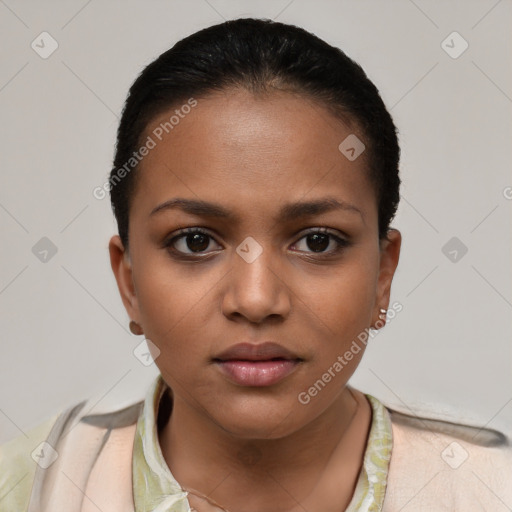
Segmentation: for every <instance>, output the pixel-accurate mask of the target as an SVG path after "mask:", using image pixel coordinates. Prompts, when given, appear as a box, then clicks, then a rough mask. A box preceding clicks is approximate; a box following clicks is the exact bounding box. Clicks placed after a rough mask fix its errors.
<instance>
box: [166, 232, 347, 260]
mask: <svg viewBox="0 0 512 512" xmlns="http://www.w3.org/2000/svg"><path fill="white" fill-rule="evenodd" d="M190 234H201V235H205V236H207V237H210V238H212V239H215V237H214V236H212V235H211V234H210V233H209V232H208V231H205V230H204V229H201V228H185V229H181V230H179V231H177V232H176V234H174V236H172V237H171V238H167V239H166V240H165V241H164V243H163V248H165V249H167V250H168V251H169V252H171V253H172V254H174V256H175V257H177V258H179V259H185V260H199V259H204V258H206V256H200V254H201V253H183V252H180V251H178V250H176V249H175V248H174V247H173V246H174V244H175V243H176V242H177V241H178V240H180V239H181V238H184V237H185V236H186V235H190ZM314 234H323V235H329V236H330V237H331V238H332V239H333V240H334V241H335V243H336V244H337V247H336V248H335V249H333V250H331V251H325V252H317V253H315V252H306V254H312V255H315V257H317V258H318V257H320V258H321V257H325V256H322V255H327V256H332V255H335V254H338V253H339V252H341V251H342V250H343V249H345V248H347V247H348V246H350V242H349V241H348V240H346V239H344V238H341V237H339V236H337V235H335V234H334V233H332V232H331V231H329V229H327V228H314V229H311V230H310V231H307V232H306V233H304V234H303V235H302V236H301V237H300V238H299V239H298V241H300V240H302V239H303V238H306V237H307V236H309V235H314ZM298 241H297V242H298ZM297 242H295V243H297ZM219 245H220V244H219ZM294 245H295V244H294ZM298 252H304V251H298ZM206 254H208V253H206Z"/></svg>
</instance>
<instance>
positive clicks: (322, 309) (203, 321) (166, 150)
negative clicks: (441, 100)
mask: <svg viewBox="0 0 512 512" xmlns="http://www.w3.org/2000/svg"><path fill="white" fill-rule="evenodd" d="M175 108H176V107H173V108H172V109H169V111H168V112H163V113H162V115H161V116H158V117H157V118H156V119H154V120H153V122H152V123H150V125H149V126H148V128H147V133H146V136H147V135H148V134H151V132H152V130H153V129H154V128H155V127H156V126H158V125H159V123H160V122H162V121H165V120H167V119H168V118H169V117H170V115H172V113H173V110H174V109H175ZM352 133H355V134H356V135H357V136H358V137H359V138H360V139H361V140H364V135H363V134H362V133H361V132H360V131H359V130H358V128H357V125H356V124H354V123H351V124H346V123H344V122H341V121H340V120H339V119H338V118H335V117H334V116H333V115H332V114H331V113H329V112H328V111H327V110H326V109H325V108H324V107H323V106H322V105H320V104H318V103H316V102H314V101H312V100H309V99H307V98H305V97H303V96H299V95H296V94H292V93H290V92H284V91H275V92H272V93H270V94H268V95H265V96H255V95H254V94H253V93H250V92H248V91H246V90H243V89H242V90H240V89H234V90H225V91H222V92H216V93H215V94H212V95H209V96H207V97H205V98H198V105H197V106H196V107H195V108H194V109H192V111H191V112H190V113H189V114H187V115H186V116H185V117H184V118H183V119H181V120H180V122H179V124H178V125H177V126H175V127H174V129H173V130H172V132H171V133H170V134H169V135H167V136H166V137H165V138H164V139H163V140H162V141H161V142H159V143H158V144H157V146H156V147H155V148H154V149H152V150H151V151H150V153H149V154H148V155H147V156H146V157H145V158H144V160H143V161H142V167H141V168H140V169H139V170H138V171H137V172H140V175H139V180H138V183H137V188H136V191H135V195H134V197H133V200H132V204H131V209H130V220H129V224H130V225H129V239H130V247H129V251H128V250H125V248H124V247H123V244H122V242H121V240H120V238H119V236H117V235H115V236H113V237H112V239H111V240H110V244H109V251H110V259H111V265H112V269H113V272H114V274H115V277H116V280H117V284H118V287H119V291H120V294H121V297H122V300H123V303H124V305H125V308H126V310H127V312H128V315H129V316H130V318H131V319H132V320H134V321H136V322H137V323H138V324H139V325H140V326H141V328H142V329H143V332H144V335H145V337H146V338H148V339H149V340H151V341H152V342H153V343H154V344H155V345H156V346H157V347H158V349H159V350H160V354H159V355H158V357H157V358H156V360H155V363H156V365H157V366H158V368H159V370H160V372H161V374H162V376H163V378H164V380H165V381H166V382H167V383H168V384H169V386H170V387H171V388H172V390H173V400H174V405H173V410H172V414H171V415H170V419H169V420H168V422H167V423H166V425H165V426H164V427H163V429H162V430H161V431H160V432H159V441H160V445H161V449H162V453H163V455H164V458H165V460H166V462H167V464H168V466H169V468H170V470H171V472H172V474H173V475H174V477H175V478H176V479H177V480H178V482H179V483H180V485H182V486H183V487H184V488H187V489H194V490H197V491H198V492H199V493H202V494H204V495H207V496H209V498H211V499H213V500H215V501H216V502H217V503H220V504H221V505H222V506H223V507H224V508H225V509H227V510H229V511H232V512H235V511H236V512H239V511H240V512H241V511H243V512H261V510H266V511H268V512H285V511H294V512H298V511H303V510H304V508H306V509H307V510H309V511H311V512H313V511H320V510H321V511H323V512H326V511H333V512H334V511H339V510H344V508H345V507H346V506H347V505H348V503H349V502H350V499H351V497H352V495H353V492H354V488H355V484H356V482H357V477H358V474H359V471H360V468H361V464H362V458H363V455H364V451H365V448H366V442H367V437H368V432H369V427H370V423H371V415H372V412H371V407H370V404H369V403H368V401H367V399H366V397H365V396H364V395H363V394H362V393H361V392H359V391H357V390H355V389H353V388H351V387H350V386H348V385H347V382H348V380H349V378H350V377H351V375H352V374H353V372H354V371H355V369H356V368H357V366H358V364H359V362H360V360H361V357H362V356H363V353H364V348H365V345H364V344H361V347H362V350H361V351H360V352H359V353H358V354H356V355H354V357H353V359H352V360H351V361H350V362H347V364H346V366H344V367H343V370H342V371H340V372H338V373H336V376H335V377H334V378H333V379H332V380H331V381H330V382H329V383H328V384H327V385H326V386H325V387H324V388H323V389H322V390H321V391H320V392H319V393H318V394H317V395H316V396H314V397H312V398H311V400H310V402H309V403H308V404H307V405H304V404H301V403H300V402H299V400H298V394H299V393H300V392H303V391H307V390H308V389H309V388H310V387H311V386H312V385H313V384H314V383H315V382H316V381H317V380H318V379H319V378H321V376H322V374H323V373H325V372H326V371H327V370H328V368H329V367H332V365H333V364H334V362H335V361H336V360H337V357H338V356H339V355H343V354H344V353H345V351H346V350H348V348H349V347H350V345H351V343H352V341H353V340H355V339H356V338H357V336H358V334H360V333H361V332H363V331H364V330H365V329H367V328H368V327H370V326H372V325H374V324H375V322H377V320H378V313H379V308H388V305H389V296H390V289H391V282H392V279H393V275H394V272H395V269H396V267H397V264H398V260H399V253H400V245H401V235H400V232H399V231H397V230H390V231H389V240H381V241H379V238H378V220H377V201H376V196H375V192H374V189H373V187H372V184H371V182H370V181H369V180H368V178H367V176H366V165H367V162H366V159H365V154H364V153H363V154H362V155H361V156H360V157H359V158H357V159H356V160H354V161H349V160H348V159H347V158H345V156H343V155H342V154H341V153H340V151H339V150H338V145H339V144H340V142H341V141H343V140H344V139H345V138H346V137H347V136H348V135H349V134H352ZM327 196H329V197H335V198H336V199H338V200H339V201H345V202H347V203H350V204H352V205H353V206H355V207H356V208H357V209H358V210H359V211H360V213H359V212H357V211H355V210H348V209H343V210H332V211H329V212H324V213H321V214H316V215H313V216H310V217H303V218H293V219H292V220H290V221H287V222H282V221H277V220H274V216H275V215H277V213H278V210H279V209H280V207H281V206H282V205H283V204H284V203H287V202H295V201H310V200H314V199H320V198H324V197H327ZM175 197H183V198H191V199H201V200H205V201H210V202H215V203H218V204H221V205H222V206H224V207H225V208H227V209H228V210H229V211H231V212H233V213H234V214H236V216H237V220H234V221H226V220H225V219H222V218H210V217H202V216H196V215H192V214H189V213H185V212H183V211H182V210H179V209H169V210H165V211H161V212H159V213H157V214H154V215H152V216H150V212H151V211H152V210H153V209H154V208H155V207H156V206H158V205H160V204H161V203H163V202H165V201H167V200H169V199H172V198H175ZM188 227H200V228H202V229H204V230H206V231H208V234H210V235H211V237H212V238H208V237H207V238H206V239H202V241H201V243H200V248H199V251H200V252H199V256H196V261H195V262H194V261H192V260H189V261H186V260H183V259H177V258H176V257H174V256H173V253H172V252H171V251H172V249H171V247H172V246H170V247H168V248H165V247H163V243H164V241H165V240H166V239H169V238H171V237H172V235H173V233H176V232H177V231H178V230H179V229H180V228H188ZM322 227H325V228H328V230H329V231H330V232H331V233H333V234H334V235H337V236H339V237H340V238H344V239H346V240H348V241H349V245H348V246H347V247H344V248H341V250H340V251H339V252H336V251H335V248H336V243H335V240H334V239H333V238H332V237H328V238H327V239H326V241H325V243H324V245H323V246H322V248H320V249H317V250H319V251H320V252H315V247H316V246H315V245H314V243H311V237H309V239H308V237H306V236H305V235H306V231H307V230H308V229H311V228H322ZM248 236H251V237H252V238H254V239H255V240H256V241H257V242H258V244H259V245H260V246H261V248H262V250H263V252H262V253H261V254H260V256H259V257H258V258H256V260H255V261H253V262H252V263H248V262H247V261H245V260H244V259H243V258H241V257H240V256H239V254H238V253H237V252H236V248H237V247H238V246H239V245H240V244H241V243H242V241H243V240H244V239H245V238H246V237H248ZM189 240H190V237H189ZM308 240H310V243H309V244H308ZM201 244H202V245H201ZM174 248H175V250H176V252H178V251H181V252H182V253H186V256H191V257H192V258H193V257H194V254H196V255H197V252H196V253H194V250H195V251H197V250H198V249H197V247H196V246H194V245H193V243H192V244H189V245H187V240H186V237H184V238H181V239H180V240H178V241H175V242H174ZM205 255H206V256H207V257H206V258H204V259H200V257H201V256H202V257H204V256H205ZM267 340H272V341H274V342H277V343H279V344H281V345H283V346H284V347H286V348H288V349H289V350H291V351H293V352H294V353H295V354H297V355H298V356H299V357H301V358H302V359H303V362H302V363H301V364H300V365H298V367H297V368H296V369H295V371H294V372H292V373H291V374H290V375H288V376H287V377H286V378H285V379H284V380H282V381H280V382H278V383H277V384H274V385H271V386H268V387H264V388H263V387H259V388H254V387H252V388H251V387H247V386H240V385H235V384H233V383H232V382H231V381H229V380H228V379H227V378H226V377H225V376H224V375H223V374H222V373H221V372H220V371H219V369H218V367H217V366H216V365H215V364H213V363H212V362H211V359H212V358H213V357H214V356H215V355H217V354H219V352H221V351H223V350H225V349H227V348H228V347H231V346H233V345H235V344H237V343H240V342H242V341H246V342H251V343H259V342H263V341H267ZM189 500H190V502H191V504H192V506H194V507H195V508H196V509H197V510H199V511H207V510H217V509H216V508H212V506H211V505H208V504H207V503H206V502H204V501H202V500H199V499H197V498H194V497H193V496H190V497H189Z"/></svg>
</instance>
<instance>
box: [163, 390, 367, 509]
mask: <svg viewBox="0 0 512 512" xmlns="http://www.w3.org/2000/svg"><path fill="white" fill-rule="evenodd" d="M370 420H371V410H370V407H369V404H368V402H367V401H366V398H365V397H364V395H362V394H361V393H360V392H358V391H355V390H351V389H350V388H348V387H346V388H345V389H344V390H343V392H342V393H341V394H340V395H339V397H338V398H337V399H336V400H335V402H334V403H333V404H331V406H329V408H328V409H327V410H326V411H324V412H323V413H322V414H321V415H320V416H319V417H317V418H316V419H315V420H314V421H312V422H311V423H309V424H307V425H305V426H304V427H302V428H301V429H299V430H297V431H295V432H293V433H291V434H290V435H287V436H285V437H281V438H279V439H251V440H248V439H241V438H239V437H236V436H233V435H232V434H230V433H229V432H227V431H225V430H223V429H222V428H220V427H219V426H218V425H217V424H215V423H214V422H213V421H205V416H204V414H202V413H201V412H198V411H197V410H196V409H194V408H192V407H190V406H189V405H188V403H187V402H185V401H183V400H180V399H179V398H175V399H174V402H173V409H172V414H171V415H170V419H169V421H168V422H167V424H166V425H164V426H163V427H162V430H161V432H160V434H159V435H160V444H161V448H162V453H163V455H164V458H165V460H166V462H167V464H168V466H169V468H170V470H171V472H172V474H173V475H174V477H175V478H176V480H177V481H178V482H179V484H180V485H181V486H182V487H183V488H184V489H186V490H189V491H191V494H194V493H195V494H199V495H201V494H202V495H204V496H208V501H210V503H211V500H213V502H216V503H220V504H221V505H222V507H225V508H226V509H228V510H233V511H237V510H247V511H251V510H254V511H261V510H269V511H270V510H273V511H274V510H275V511H278V510H280V511H284V510H293V509H294V507H295V506H297V505H298V503H300V504H301V506H299V507H298V508H297V510H303V504H305V503H306V501H308V500H310V501H312V502H314V503H316V505H318V500H320V501H322V500H325V499H328V497H329V496H330V495H331V494H332V489H333V488H334V489H336V493H335V495H333V496H332V499H334V500H336V503H337V504H339V503H344V504H345V506H346V505H348V503H349V501H350V498H351V496H352V494H353V490H354V487H355V484H356V482H357V476H358V474H359V470H360V467H361V462H362V457H363V455H364V450H365V447H366V438H367V434H368V428H369V424H370ZM340 476H341V480H340ZM333 484H334V487H333ZM315 500H316V501H315ZM340 500H341V501H340ZM248 504H250V505H249V507H248ZM315 508H317V506H316V507H315ZM198 510H201V509H200V508H198ZM221 510H222V508H221Z"/></svg>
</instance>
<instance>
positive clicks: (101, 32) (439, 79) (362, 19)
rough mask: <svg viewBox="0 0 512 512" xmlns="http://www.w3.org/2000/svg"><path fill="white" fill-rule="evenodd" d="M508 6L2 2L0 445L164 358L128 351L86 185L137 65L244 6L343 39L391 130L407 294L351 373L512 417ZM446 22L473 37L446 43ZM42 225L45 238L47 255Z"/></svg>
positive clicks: (492, 416)
mask: <svg viewBox="0 0 512 512" xmlns="http://www.w3.org/2000/svg"><path fill="white" fill-rule="evenodd" d="M511 14H512V3H511V2H510V1H506V0H502V1H495V0H489V1H487V0H485V1H484V0H482V1H467V0H464V1H450V2H437V1H420V0H415V1H414V2H413V1H410V0H402V1H387V2H381V1H357V2H356V1H345V2H341V1H336V2H334V1H314V2H313V1H309V2H307V1H303V0H294V1H290V0H285V1H257V2H256V1H227V0H225V1H219V0H208V1H206V0H204V1H203V0H192V1H165V2H164V1H151V2H142V1H133V0H132V1H123V2H120V1H99V0H92V1H88V2H87V1H83V0H76V1H66V2H64V1H61V2H57V1H51V2H50V1H45V2H36V1H30V2H29V1H17V2H15V1H13V0H5V1H3V0H0V34H1V35H0V38H1V45H0V51H1V59H2V66H1V69H0V109H1V112H2V118H1V119H2V122H1V123H0V130H1V133H0V144H1V148H0V155H1V162H2V164H1V168H0V173H1V174H0V175H1V180H2V186H1V188H0V228H1V232H2V242H1V245H0V247H1V263H2V264H1V266H0V308H1V312H2V315H1V319H2V321H1V326H2V336H1V340H2V341H1V357H0V442H3V441H6V440H8V439H10V438H13V437H15V436H17V435H21V434H22V432H25V431H26V430H27V429H28V428H30V427H32V426H34V425H36V424H38V423H40V422H41V421H43V420H44V419H46V418H48V417H49V416H50V415H53V414H56V413H57V412H58V411H60V410H62V409H63V408H64V407H67V406H69V405H72V404H74V403H76V402H78V401H80V400H82V399H84V398H89V397H93V398H94V403H95V406H94V408H93V410H92V412H100V411H102V410H107V409H109V408H111V407H115V408H120V407H122V406H125V405H127V404H129V403H131V402H132V401H134V400H138V399H141V398H142V397H143V396H144V394H145V392H146V390H147V387H148V385H149V383H150V381H151V380H153V378H154V377H155V376H156V375H157V369H156V367H155V365H154V364H153V365H150V366H145V365H144V364H142V363H141V361H140V360H139V359H138V358H137V357H135V355H134V350H136V349H137V347H139V352H137V353H140V350H141V348H142V347H140V346H139V345H140V344H141V341H142V338H141V337H135V336H132V335H131V334H130V333H129V331H128V317H127V315H126V313H125V310H124V308H123V305H122V303H121V299H120V297H119V295H118V291H117V287H116V285H115V280H114V277H113V275H112V272H111V269H110V264H109V259H108V251H107V245H108V240H109V238H110V236H111V235H112V234H113V233H115V229H116V227H115V224H114V220H113V217H112V214H111V211H110V205H109V200H108V198H105V199H103V200H98V199H95V198H94V197H93V193H92V191H93V189H94V188H95V187H97V186H101V185H102V184H103V183H104V182H105V180H106V179H107V176H108V172H109V170H110V165H111V161H112V156H113V150H114V140H115V131H116V128H117V123H118V116H119V114H120V111H121V108H122V105H123V102H124V100H125V97H126V94H127V91H128V88H129V86H130V85H131V83H132V82H133V80H134V79H135V77H136V75H137V74H138V73H139V72H140V71H141V69H142V68H143V67H144V66H145V65H146V64H148V63H149V62H150V61H151V60H153V59H154V58H156V57H157V56H158V55H159V54H160V53H161V52H162V51H164V50H166V49H167V48H169V47H170V46H171V45H172V44H173V43H174V42H176V41H177V40H178V39H180V38H182V37H184V36H186V35H188V34H190V33H192V32H194V31H196V30H198V29H200V28H203V27H206V26H208V25H211V24H214V23H218V22H220V21H222V20H223V19H230V18H236V17H239V16H244V17H246V16H254V17H266V18H273V19H274V20H279V21H283V22H287V23H293V24H297V25H299V26H302V27H304V28H306V29H307V30H310V31H312V32H314V33H316V34H317V35H319V36H320V37H322V38H324V39H326V40H327V41H328V42H329V43H331V44H334V45H337V46H339V47H341V48H342V49H343V50H344V51H345V52H346V53H347V54H348V55H349V56H351V57H352V58H353V59H355V60H356V61H357V62H359V63H360V64H361V65H362V66H363V68H364V69H365V70H366V72H367V73H368V75H369V77H370V78H371V79H372V80H373V81H374V82H375V84H376V85H377V87H378V88H379V90H380V91H381V94H382V96H383V99H384V101H385V102H386V104H387V106H388V108H389V109H390V111H391V113H392V115H393V117H394V119H395V122H396V124H397V125H398V127H399V130H400V141H401V147H402V164H401V173H402V174H401V175H402V180H403V188H402V200H401V205H400V209H399V212H398V215H397V217H396V219H395V222H394V226H395V227H397V228H398V229H400V230H401V232H402V234H403V247H402V254H401V259H400V264H399V268H398V271H397V274H396V277H395V281H394V286H393V289H392V302H393V301H398V302H400V303H401V304H402V305H403V310H402V311H401V312H400V313H399V314H398V315H397V316H396V317H395V318H393V319H392V320H391V321H390V322H389V324H388V325H387V326H386V327H385V328H384V329H383V330H382V331H379V334H378V335H377V336H375V338H374V339H373V340H372V341H371V343H370V345H369V347H368V349H367V353H366V355H365V358H364V359H363V363H362V364H361V366H360V367H359V369H358V370H357V372H356V374H355V375H354V377H353V379H352V381H351V383H352V385H354V386H355V387H358V388H359V389H361V390H363V391H365V392H369V393H371V394H373V395H375V396H377V397H378V398H380V399H381V400H382V401H383V402H384V403H386V404H387V405H390V406H393V407H396V408H399V409H401V410H405V411H409V412H411V411H412V412H414V413H415V414H420V415H422V414H425V415H431V416H434V417H440V418H447V419H449V420H452V421H461V422H467V423H471V424H474V425H477V426H480V427H482V426H488V427H491V428H496V429H499V430H502V431H505V432H507V433H508V434H512V421H511V420H512V377H511V373H512V372H511V366H512V357H511V356H512V349H511V343H510V342H511V339H512V337H511V333H512V325H511V321H510V320H511V308H512V303H511V301H512V293H511V261H512V257H511V256H512V255H511V235H510V234H511V233H512V229H511V219H512V216H511V208H512V200H511V199H510V198H511V197H512V188H511V186H512V176H511V174H510V165H511V152H510V145H511V140H512V133H511V132H512V127H511V119H512V117H511V106H512V99H511V97H512V71H511V67H510V62H511V60H510V59H511V55H512V51H511V50H512V41H511V37H510V22H511ZM43 31H46V32H48V33H49V34H51V37H52V38H54V39H55V40H56V41H57V43H58V49H57V50H56V51H55V52H54V53H53V54H52V55H50V56H49V57H48V58H46V59H43V58H42V57H41V56H40V54H39V53H37V52H36V51H35V50H34V49H33V48H32V47H31V44H32V42H33V41H35V43H34V45H36V44H38V45H39V48H38V50H39V52H41V51H42V50H43V48H41V47H42V46H44V49H45V51H48V49H49V48H51V46H50V43H51V41H50V39H48V36H40V34H41V33H42V32H43ZM454 31H456V32H458V33H459V34H460V36H461V37H462V38H463V40H465V41H467V43H468V44H469V47H468V48H467V50H466V51H464V52H463V53H462V54H460V55H457V58H454V55H455V54H458V53H460V51H461V50H462V49H463V44H464V42H463V40H462V39H461V38H460V37H459V36H450V34H452V32H454ZM448 36H450V37H448ZM42 37H44V38H46V39H44V41H43V42H41V39H42ZM447 38H448V39H447ZM445 40H446V42H445V43H443V41H445ZM450 47H451V48H450ZM36 48H37V47H36ZM447 51H448V52H451V53H452V56H450V55H449V53H447ZM43 237H46V238H47V239H49V240H50V241H51V244H53V245H54V246H55V247H56V249H57V252H56V253H55V254H54V255H52V253H51V251H50V252H49V253H48V254H46V256H45V254H44V253H43V252H41V251H43V250H44V248H45V247H48V246H49V245H51V244H50V243H49V242H48V240H43V241H40V240H41V239H42V238H43ZM453 237H456V238H457V240H455V241H452V242H450V244H449V245H448V246H447V247H446V248H444V249H443V247H445V244H447V243H448V242H449V241H450V240H451V239H452V238H453ZM452 244H454V245H452ZM34 246H35V249H33V248H34ZM464 247H466V248H467V253H466V254H463V251H464ZM454 250H455V251H456V253H454V252H453V251H454ZM45 257H46V261H41V258H42V259H44V258H45Z"/></svg>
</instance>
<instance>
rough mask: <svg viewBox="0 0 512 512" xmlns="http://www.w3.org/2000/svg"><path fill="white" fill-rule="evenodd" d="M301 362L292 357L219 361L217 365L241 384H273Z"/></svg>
mask: <svg viewBox="0 0 512 512" xmlns="http://www.w3.org/2000/svg"><path fill="white" fill-rule="evenodd" d="M298 364H299V362H298V361H294V360H290V359H276V360H273V361H217V366H218V367H219V368H220V370H221V371H222V372H223V373H224V375H226V376H227V377H228V378H229V379H230V380H231V381H233V382H234V383H235V384H239V385H240V386H271V385H272V384H275V383H277V382H279V381H280V380H282V379H284V378H285V377H287V376H288V375H290V373H292V372H293V371H294V370H295V368H296V367H297V366H298Z"/></svg>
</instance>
